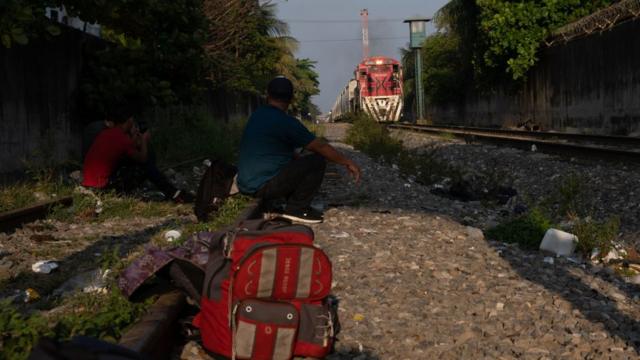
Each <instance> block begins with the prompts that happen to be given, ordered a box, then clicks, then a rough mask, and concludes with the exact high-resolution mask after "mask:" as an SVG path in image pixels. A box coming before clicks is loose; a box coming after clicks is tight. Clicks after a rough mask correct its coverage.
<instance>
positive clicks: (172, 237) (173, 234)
mask: <svg viewBox="0 0 640 360" xmlns="http://www.w3.org/2000/svg"><path fill="white" fill-rule="evenodd" d="M181 236H182V233H181V232H180V231H178V230H169V231H167V232H166V233H164V239H165V240H167V241H168V242H174V241H176V240H178V239H180V237H181Z"/></svg>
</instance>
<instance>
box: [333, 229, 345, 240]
mask: <svg viewBox="0 0 640 360" xmlns="http://www.w3.org/2000/svg"><path fill="white" fill-rule="evenodd" d="M330 236H331V237H332V238H336V239H346V238H348V237H349V233H347V232H344V231H342V232H340V233H337V234H331V235H330Z"/></svg>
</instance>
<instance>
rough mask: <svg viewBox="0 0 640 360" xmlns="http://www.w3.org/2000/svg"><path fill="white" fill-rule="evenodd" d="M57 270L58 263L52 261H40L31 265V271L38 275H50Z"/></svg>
mask: <svg viewBox="0 0 640 360" xmlns="http://www.w3.org/2000/svg"><path fill="white" fill-rule="evenodd" d="M57 268H58V263H56V262H55V261H53V260H42V261H38V262H36V263H35V264H33V265H31V270H33V272H35V273H38V274H50V273H51V272H52V271H53V270H55V269H57Z"/></svg>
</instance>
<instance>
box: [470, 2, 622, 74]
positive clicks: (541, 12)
mask: <svg viewBox="0 0 640 360" xmlns="http://www.w3.org/2000/svg"><path fill="white" fill-rule="evenodd" d="M611 2H612V0H526V1H510V0H477V5H478V6H479V9H480V13H479V19H480V24H479V28H478V30H477V31H478V32H481V33H483V34H485V35H486V38H487V43H486V48H485V49H484V52H483V57H482V59H481V62H480V63H478V64H477V65H478V66H479V68H489V69H496V70H498V71H505V72H507V73H508V74H510V76H511V77H512V78H513V79H515V80H518V79H523V78H525V77H526V74H527V72H528V70H529V69H530V68H531V67H532V66H533V65H534V64H535V63H536V62H537V60H538V51H539V49H540V46H541V44H542V43H543V41H544V39H545V38H547V37H548V36H549V35H550V34H551V32H552V31H553V30H555V29H557V28H559V27H561V26H563V25H566V24H567V23H569V22H571V21H574V20H577V19H579V18H581V17H583V16H586V15H589V14H591V13H593V12H594V11H596V10H598V9H600V8H602V7H604V6H607V5H609V4H610V3H611Z"/></svg>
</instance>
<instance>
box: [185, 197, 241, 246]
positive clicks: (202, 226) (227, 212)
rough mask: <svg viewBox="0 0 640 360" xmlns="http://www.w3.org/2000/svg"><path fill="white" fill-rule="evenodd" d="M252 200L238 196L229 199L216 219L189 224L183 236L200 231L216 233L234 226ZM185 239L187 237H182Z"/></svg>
mask: <svg viewBox="0 0 640 360" xmlns="http://www.w3.org/2000/svg"><path fill="white" fill-rule="evenodd" d="M250 202H251V198H249V197H247V196H244V195H237V196H233V197H231V198H228V199H227V200H226V201H225V203H224V204H223V205H222V207H220V209H219V210H218V212H217V213H216V216H215V218H214V219H213V220H212V221H210V222H207V223H198V224H189V225H187V226H185V227H184V228H183V234H192V233H195V232H200V231H216V230H220V229H223V228H225V227H227V226H229V225H232V223H233V221H234V220H235V219H236V218H237V217H238V216H239V215H240V213H241V212H242V211H243V210H244V209H246V207H247V205H248V204H249V203H250ZM182 239H185V236H183V237H182Z"/></svg>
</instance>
